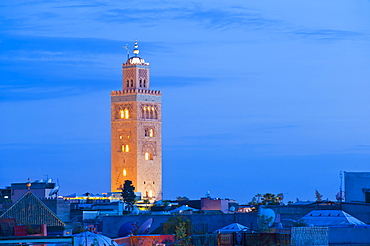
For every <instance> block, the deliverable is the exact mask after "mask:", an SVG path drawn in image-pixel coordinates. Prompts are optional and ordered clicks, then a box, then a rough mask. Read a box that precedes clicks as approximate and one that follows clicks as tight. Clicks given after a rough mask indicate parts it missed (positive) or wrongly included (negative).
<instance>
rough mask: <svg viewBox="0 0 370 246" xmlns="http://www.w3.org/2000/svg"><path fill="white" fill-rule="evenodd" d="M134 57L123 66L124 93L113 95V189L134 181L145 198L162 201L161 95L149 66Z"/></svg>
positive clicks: (137, 52) (136, 47) (136, 48)
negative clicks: (151, 84) (152, 83)
mask: <svg viewBox="0 0 370 246" xmlns="http://www.w3.org/2000/svg"><path fill="white" fill-rule="evenodd" d="M133 53H134V56H133V57H131V58H129V59H128V60H127V61H126V63H123V64H122V90H119V91H112V94H111V134H112V136H111V137H112V139H111V148H112V149H111V151H112V155H111V158H112V160H111V161H112V163H111V165H112V166H111V172H112V173H111V190H112V192H118V191H122V190H121V188H122V185H123V183H124V181H125V180H131V181H132V184H133V185H134V186H135V191H136V192H141V196H142V198H143V199H150V200H152V201H153V200H161V199H162V109H161V100H162V95H161V92H160V91H154V90H151V89H150V66H149V63H146V62H145V61H144V59H142V58H140V57H138V54H139V49H138V44H137V42H135V49H134V51H133Z"/></svg>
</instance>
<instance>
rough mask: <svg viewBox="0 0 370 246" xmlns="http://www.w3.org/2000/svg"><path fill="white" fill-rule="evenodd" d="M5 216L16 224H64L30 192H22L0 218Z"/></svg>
mask: <svg viewBox="0 0 370 246" xmlns="http://www.w3.org/2000/svg"><path fill="white" fill-rule="evenodd" d="M5 218H14V219H15V221H16V222H17V224H18V225H41V224H46V225H48V226H65V225H66V224H64V223H63V221H61V220H60V219H59V218H58V217H57V216H56V215H55V214H54V213H53V211H51V210H50V209H49V208H48V207H47V206H46V205H45V204H44V203H43V202H42V201H41V200H40V199H38V198H37V197H36V196H35V195H34V194H32V193H31V192H27V193H26V194H24V195H23V196H22V197H21V198H20V199H19V200H18V201H17V202H16V203H14V205H13V206H11V207H10V208H9V209H8V210H7V211H5V213H3V214H2V215H1V216H0V219H5Z"/></svg>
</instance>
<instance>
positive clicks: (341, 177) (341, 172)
mask: <svg viewBox="0 0 370 246" xmlns="http://www.w3.org/2000/svg"><path fill="white" fill-rule="evenodd" d="M339 177H340V184H339V192H338V194H337V195H336V196H335V198H337V200H338V202H339V205H340V209H342V202H343V201H344V197H345V194H344V192H343V187H342V185H343V171H340V172H339Z"/></svg>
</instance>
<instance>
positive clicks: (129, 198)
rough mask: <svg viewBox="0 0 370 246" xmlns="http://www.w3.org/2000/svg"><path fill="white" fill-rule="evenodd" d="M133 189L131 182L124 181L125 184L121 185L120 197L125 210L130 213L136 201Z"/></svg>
mask: <svg viewBox="0 0 370 246" xmlns="http://www.w3.org/2000/svg"><path fill="white" fill-rule="evenodd" d="M134 190H135V187H134V186H133V185H132V181H131V180H125V183H124V184H123V188H122V192H121V196H122V199H123V201H124V203H125V208H126V209H127V210H128V211H129V212H132V210H133V209H134V204H135V201H136V195H135V192H134Z"/></svg>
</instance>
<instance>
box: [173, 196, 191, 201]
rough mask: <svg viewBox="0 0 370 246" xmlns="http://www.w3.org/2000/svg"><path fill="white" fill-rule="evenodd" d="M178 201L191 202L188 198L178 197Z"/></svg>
mask: <svg viewBox="0 0 370 246" xmlns="http://www.w3.org/2000/svg"><path fill="white" fill-rule="evenodd" d="M176 201H189V198H188V197H186V196H178V197H176Z"/></svg>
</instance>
